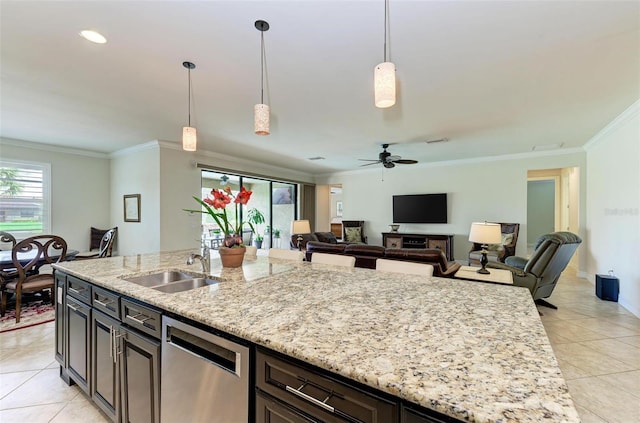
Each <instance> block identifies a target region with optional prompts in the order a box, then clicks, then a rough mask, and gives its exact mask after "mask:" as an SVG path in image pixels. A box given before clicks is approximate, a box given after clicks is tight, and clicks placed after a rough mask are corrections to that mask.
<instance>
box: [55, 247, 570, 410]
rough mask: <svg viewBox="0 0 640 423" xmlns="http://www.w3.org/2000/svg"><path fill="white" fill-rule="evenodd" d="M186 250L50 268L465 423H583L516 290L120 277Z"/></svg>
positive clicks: (349, 275) (252, 268)
mask: <svg viewBox="0 0 640 423" xmlns="http://www.w3.org/2000/svg"><path fill="white" fill-rule="evenodd" d="M188 252H189V251H177V252H170V253H161V254H148V255H139V256H130V257H113V258H108V259H99V260H86V261H79V262H65V263H62V264H58V265H54V267H56V268H57V269H59V270H62V271H64V272H66V273H68V274H71V275H74V276H77V277H80V278H82V279H85V280H88V281H89V282H93V283H95V284H96V285H98V286H102V287H105V288H108V289H111V290H113V291H116V292H120V293H122V294H125V295H128V296H131V297H133V298H137V299H139V300H142V301H144V302H146V303H149V304H152V305H155V306H157V307H160V308H162V309H165V310H168V311H170V312H173V313H176V314H178V315H181V316H184V317H187V318H189V319H192V320H195V321H198V322H201V323H204V324H206V325H209V326H211V327H214V328H217V329H219V330H222V331H225V332H228V333H230V334H233V335H236V336H238V337H240V338H243V339H246V340H249V341H251V342H254V343H256V344H258V345H263V346H266V347H268V348H271V349H273V350H275V351H279V352H281V353H284V354H286V355H288V356H291V357H295V358H298V359H300V360H303V361H305V362H308V363H311V364H313V365H316V366H318V367H321V368H323V369H326V370H329V371H331V372H334V373H337V374H340V375H342V376H345V377H347V378H350V379H353V380H356V381H358V382H361V383H363V384H366V385H369V386H372V387H374V388H377V389H379V390H381V391H384V392H388V393H390V394H393V395H395V396H398V397H400V398H403V399H406V400H408V401H410V402H412V403H416V404H420V405H422V406H424V407H426V408H430V409H434V410H437V411H439V412H441V413H444V414H446V415H449V416H452V417H455V418H458V419H461V420H464V421H470V422H519V423H524V422H542V421H544V422H554V423H558V422H579V421H580V419H579V417H578V414H577V411H576V409H575V408H574V405H573V402H572V400H571V397H570V395H569V392H568V389H567V385H566V383H565V381H564V379H563V377H562V374H561V373H560V369H559V367H558V364H557V361H556V358H555V356H554V354H553V351H552V349H551V346H550V344H549V341H548V338H547V336H546V333H545V331H544V328H543V326H542V323H541V322H540V318H539V316H538V312H537V309H536V307H535V305H534V303H533V301H532V299H531V295H530V294H529V291H528V290H526V289H524V288H517V287H512V286H501V285H495V284H483V283H478V282H468V281H463V280H455V279H441V278H430V279H424V278H421V277H418V276H409V275H401V276H400V275H395V274H391V273H382V272H376V271H374V270H369V269H358V268H356V269H346V268H338V267H333V266H326V265H318V264H311V263H306V262H305V263H291V262H287V261H282V260H274V259H268V258H267V257H258V258H257V259H245V263H244V265H243V267H242V268H241V269H221V266H220V262H219V260H218V259H214V258H212V263H211V272H210V275H211V276H212V277H213V278H215V279H219V280H220V281H221V282H220V283H218V284H216V285H211V286H207V287H203V288H199V289H194V290H191V291H186V292H180V293H175V294H165V293H161V292H158V291H155V290H153V289H150V288H144V287H141V286H138V285H134V284H132V283H130V282H126V281H123V280H122V279H121V277H122V276H123V275H124V276H134V275H141V274H145V273H153V272H155V271H158V270H163V269H180V270H183V271H191V272H199V271H200V270H201V269H200V263H199V262H197V261H196V263H195V264H194V265H191V266H187V265H186V264H185V258H186V257H187V255H188Z"/></svg>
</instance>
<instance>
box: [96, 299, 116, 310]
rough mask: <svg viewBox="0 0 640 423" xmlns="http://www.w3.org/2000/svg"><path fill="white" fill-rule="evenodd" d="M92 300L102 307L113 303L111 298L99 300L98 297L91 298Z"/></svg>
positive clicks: (107, 306)
mask: <svg viewBox="0 0 640 423" xmlns="http://www.w3.org/2000/svg"><path fill="white" fill-rule="evenodd" d="M93 302H94V303H98V304H99V305H101V306H102V307H104V308H109V305H110V304H113V301H112V300H107V301H100V300H99V299H97V298H94V299H93Z"/></svg>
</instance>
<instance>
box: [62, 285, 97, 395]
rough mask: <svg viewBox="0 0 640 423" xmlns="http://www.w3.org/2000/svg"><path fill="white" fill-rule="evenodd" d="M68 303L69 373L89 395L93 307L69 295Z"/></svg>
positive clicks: (66, 311) (67, 349) (67, 345)
mask: <svg viewBox="0 0 640 423" xmlns="http://www.w3.org/2000/svg"><path fill="white" fill-rule="evenodd" d="M66 302H67V304H66V308H65V324H66V333H67V339H66V354H67V371H68V373H69V376H70V377H71V378H72V379H73V381H74V382H75V383H77V384H78V386H79V387H80V388H81V389H82V390H83V391H85V392H86V393H87V394H89V383H90V381H91V379H90V370H89V364H90V360H89V347H90V340H91V307H89V306H88V305H86V304H84V303H83V302H81V301H79V300H77V299H75V298H74V297H71V296H69V295H67V298H66Z"/></svg>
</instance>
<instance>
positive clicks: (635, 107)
mask: <svg viewBox="0 0 640 423" xmlns="http://www.w3.org/2000/svg"><path fill="white" fill-rule="evenodd" d="M638 113H640V100H636V102H635V103H633V104H632V105H631V106H629V107H627V109H626V110H625V111H624V112H622V113H620V114H619V115H618V116H617V117H616V118H615V119H614V120H612V121H611V122H609V124H608V125H607V126H605V127H604V128H602V129H601V130H600V132H598V133H597V134H595V135H594V136H593V137H592V138H591V139H590V140H589V141H587V142H586V143H585V144H584V145H583V148H584V149H585V151H586V150H589V149H590V148H591V147H593V146H595V145H597V144H598V143H600V142H601V141H602V140H603V139H605V138H606V137H607V136H608V135H609V134H611V133H612V132H613V131H615V130H616V129H618V128H619V127H620V126H622V125H624V124H625V123H626V122H627V121H628V120H629V119H631V118H633V117H635V116H637V115H638Z"/></svg>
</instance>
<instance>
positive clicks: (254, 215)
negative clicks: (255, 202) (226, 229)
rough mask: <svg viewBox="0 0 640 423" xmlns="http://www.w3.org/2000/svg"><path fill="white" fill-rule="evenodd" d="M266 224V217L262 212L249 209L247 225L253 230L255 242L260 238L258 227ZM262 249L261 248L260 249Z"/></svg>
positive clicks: (252, 234)
mask: <svg viewBox="0 0 640 423" xmlns="http://www.w3.org/2000/svg"><path fill="white" fill-rule="evenodd" d="M264 222H265V220H264V215H263V214H262V212H261V211H260V210H258V209H256V208H255V207H254V208H252V209H249V211H248V212H247V223H248V224H249V227H250V228H251V236H252V237H255V238H253V240H254V241H256V240H257V238H258V236H259V235H258V225H261V224H263V223H264ZM260 241H261V242H262V236H260ZM258 248H260V247H258Z"/></svg>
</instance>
